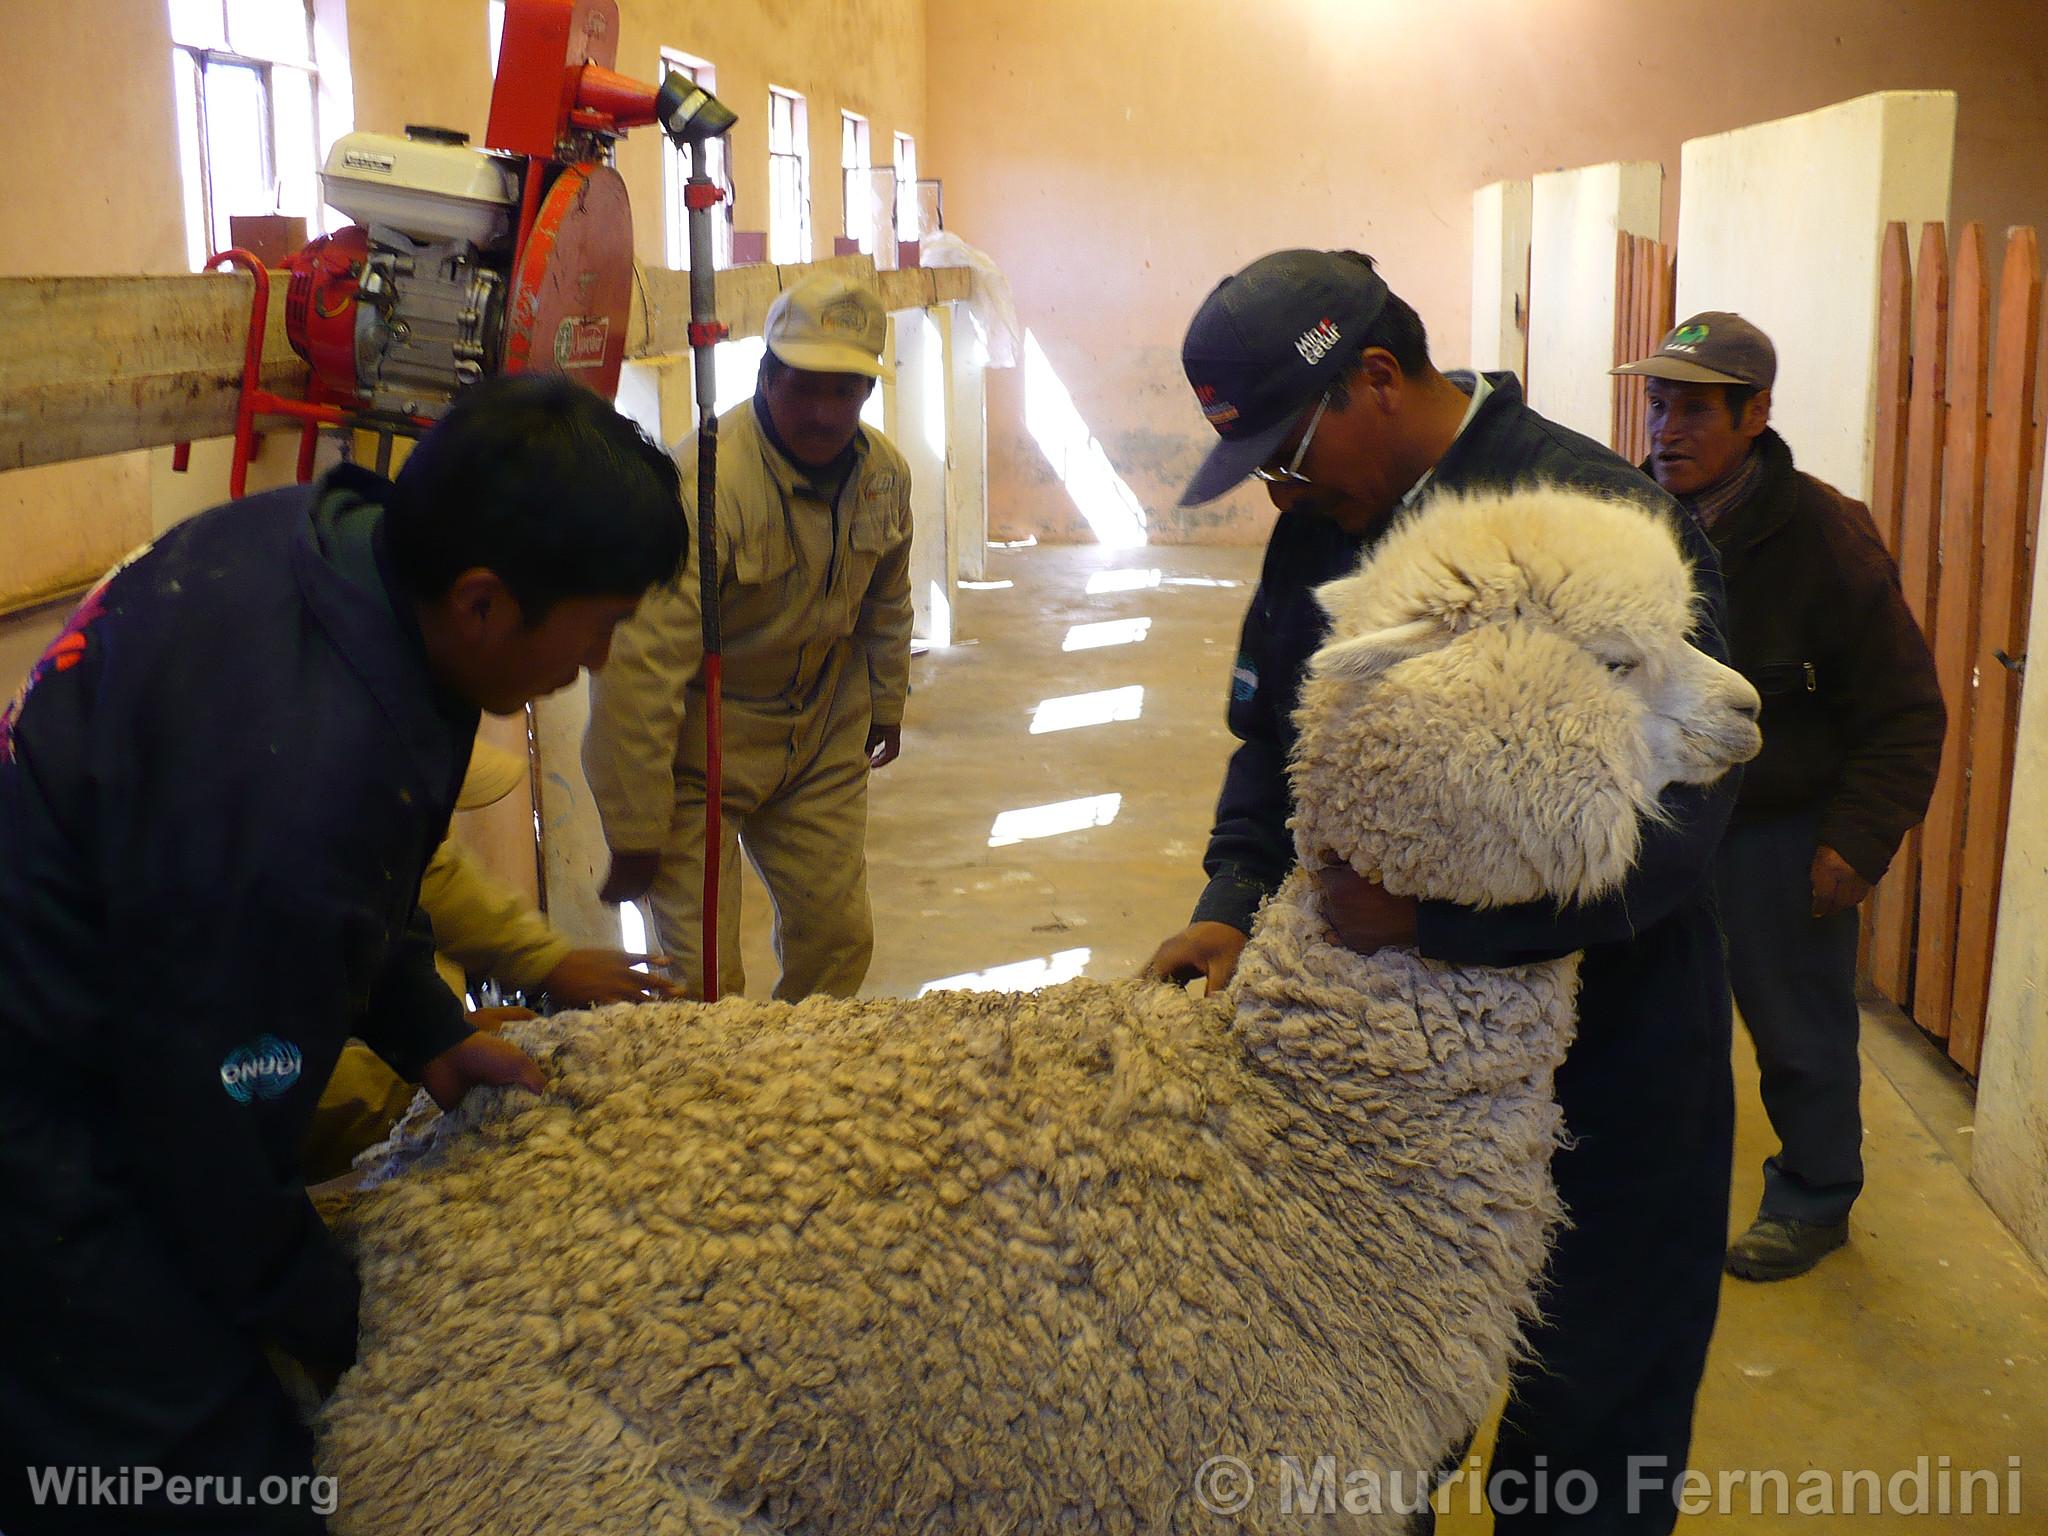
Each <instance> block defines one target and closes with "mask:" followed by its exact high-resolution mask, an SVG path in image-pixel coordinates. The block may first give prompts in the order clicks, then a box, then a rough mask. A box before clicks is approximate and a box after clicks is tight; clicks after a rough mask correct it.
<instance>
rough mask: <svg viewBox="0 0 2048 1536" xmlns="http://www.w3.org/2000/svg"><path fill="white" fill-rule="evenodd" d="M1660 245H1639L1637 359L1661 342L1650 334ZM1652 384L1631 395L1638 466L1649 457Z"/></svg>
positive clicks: (1646, 241)
mask: <svg viewBox="0 0 2048 1536" xmlns="http://www.w3.org/2000/svg"><path fill="white" fill-rule="evenodd" d="M1657 250H1658V246H1657V242H1656V241H1655V240H1652V239H1650V238H1648V237H1647V236H1646V237H1644V238H1643V239H1641V240H1638V241H1637V242H1636V356H1637V357H1647V356H1649V354H1650V353H1652V352H1654V351H1656V350H1657V343H1658V341H1659V340H1661V339H1662V338H1660V337H1658V336H1655V335H1653V334H1651V331H1652V321H1651V318H1650V317H1651V316H1652V315H1653V314H1654V313H1655V312H1656V310H1655V306H1656V302H1657V290H1656V270H1657ZM1649 392H1650V382H1649V380H1647V379H1645V380H1644V381H1643V382H1642V383H1640V384H1638V385H1637V386H1636V387H1635V388H1634V389H1632V390H1630V391H1629V393H1628V455H1627V457H1628V459H1629V462H1630V463H1636V464H1639V463H1641V462H1642V461H1643V459H1644V458H1645V457H1646V456H1647V455H1646V453H1645V450H1644V446H1643V438H1644V433H1645V431H1646V429H1647V427H1648V425H1649V419H1650V413H1649V410H1648V408H1647V402H1648V400H1649Z"/></svg>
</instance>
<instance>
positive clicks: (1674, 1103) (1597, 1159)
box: [1416, 906, 1735, 1536]
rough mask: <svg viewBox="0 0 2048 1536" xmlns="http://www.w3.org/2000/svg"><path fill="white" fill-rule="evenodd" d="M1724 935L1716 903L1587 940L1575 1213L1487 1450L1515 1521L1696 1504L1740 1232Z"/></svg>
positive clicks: (1520, 1534) (1615, 1521) (1574, 1131)
mask: <svg viewBox="0 0 2048 1536" xmlns="http://www.w3.org/2000/svg"><path fill="white" fill-rule="evenodd" d="M1719 950H1720V939H1719V936H1718V934H1717V933H1716V932H1715V930H1714V926H1713V922H1712V919H1711V917H1710V916H1709V915H1708V914H1707V912H1706V910H1705V908H1704V906H1702V907H1701V908H1699V909H1698V910H1697V911H1695V912H1694V913H1692V914H1690V915H1686V916H1681V917H1680V918H1678V919H1675V920H1673V921H1669V922H1666V923H1664V924H1662V925H1660V926H1659V928H1658V929H1657V930H1656V931H1655V932H1654V933H1653V934H1650V935H1646V936H1645V937H1644V938H1642V939H1640V940H1638V941H1637V943H1636V944H1634V945H1631V946H1628V947H1627V950H1626V951H1617V952H1613V953H1609V954H1606V955H1601V956H1599V957H1597V958H1596V957H1595V956H1594V955H1591V954H1589V955H1588V957H1587V961H1586V964H1585V967H1584V970H1583V971H1582V975H1583V976H1584V984H1583V986H1582V988H1581V991H1580V996H1579V1033H1578V1039H1577V1041H1576V1042H1575V1043H1574V1044H1573V1046H1572V1051H1571V1055H1570V1056H1569V1057H1568V1058H1567V1060H1566V1062H1565V1064H1564V1066H1563V1067H1562V1068H1560V1069H1559V1071H1558V1074H1557V1096H1558V1102H1559V1104H1560V1106H1561V1107H1562V1108H1563V1110H1564V1116H1565V1128H1566V1130H1567V1132H1568V1133H1569V1134H1570V1136H1571V1137H1572V1143H1571V1145H1570V1146H1568V1147H1566V1148H1563V1149H1561V1150H1560V1151H1559V1152H1558V1153H1557V1155H1556V1156H1555V1157H1554V1158H1553V1160H1552V1164H1551V1166H1552V1170H1553V1172H1554V1174H1555V1177H1556V1179H1557V1187H1558V1193H1559V1194H1560V1195H1561V1196H1562V1197H1563V1199H1564V1203H1565V1208H1566V1211H1567V1213H1568V1216H1569V1220H1570V1223H1571V1224H1570V1225H1569V1226H1568V1227H1567V1228H1566V1229H1565V1230H1564V1231H1563V1232H1561V1233H1560V1234H1559V1235H1558V1239H1557V1242H1556V1245H1555V1246H1554V1248H1553V1249H1552V1252H1551V1260H1550V1268H1549V1271H1548V1274H1547V1278H1546V1283H1545V1286H1544V1289H1543V1292H1542V1295H1541V1297H1540V1303H1541V1306H1542V1309H1543V1317H1542V1321H1541V1322H1540V1323H1539V1324H1537V1325H1536V1326H1535V1327H1533V1328H1532V1329H1530V1331H1529V1343H1530V1346H1531V1358H1529V1359H1528V1360H1526V1361H1525V1362H1524V1363H1523V1364H1522V1365H1521V1366H1519V1367H1518V1368H1517V1369H1516V1370H1515V1372H1514V1373H1513V1375H1512V1377H1511V1378H1510V1382H1509V1395H1508V1404H1507V1408H1506V1410H1505V1412H1504V1413H1503V1414H1502V1416H1501V1425H1500V1435H1499V1438H1498V1441H1497V1443H1496V1446H1495V1449H1494V1456H1493V1463H1492V1465H1491V1466H1490V1467H1489V1468H1488V1469H1487V1498H1488V1502H1489V1504H1490V1506H1491V1508H1492V1509H1493V1512H1494V1526H1493V1528H1494V1530H1495V1531H1496V1532H1497V1533H1499V1536H1539V1533H1545V1536H1547V1533H1550V1532H1566V1531H1569V1532H1571V1533H1572V1536H1607V1533H1612V1536H1622V1533H1626V1536H1665V1533H1667V1532H1669V1531H1670V1530H1671V1528H1672V1526H1673V1525H1674V1524H1676V1522H1677V1518H1678V1511H1677V1503H1676V1499H1677V1483H1678V1479H1679V1478H1680V1476H1681V1475H1682V1474H1683V1473H1684V1471H1685V1468H1686V1458H1687V1453H1688V1451H1689V1450H1690V1447H1691V1443H1692V1418H1693V1400H1694V1397H1695V1395H1696V1394H1697V1392H1698V1390H1699V1383H1700V1376H1701V1374H1702V1372H1703V1371H1704V1370H1705V1367H1706V1358H1707V1346H1708V1343H1709V1342H1710V1340H1711V1339H1712V1337H1713V1333H1714V1319H1715V1315H1716V1313H1717V1311H1718V1309H1719V1306H1720V1297H1721V1262H1722V1256H1723V1254H1724V1251H1725V1248H1726V1244H1727V1233H1728V1178H1729V1164H1730V1161H1731V1158H1732V1154H1733V1150H1734V1133H1735V1095H1734V1086H1733V1082H1732V1079H1731V1076H1730V1069H1729V1048H1730V1043H1731V1035H1730V1031H1731V1027H1732V1026H1731V1021H1730V1018H1729V1008H1728V992H1727V986H1726V982H1725V978H1724V974H1723V972H1722V969H1721V966H1720V963H1719ZM1455 1467H1456V1463H1455V1461H1453V1462H1451V1463H1447V1464H1446V1467H1445V1470H1446V1471H1452V1470H1455ZM1454 1498H1455V1500H1456V1502H1457V1504H1458V1507H1460V1508H1462V1507H1464V1504H1465V1496H1464V1494H1463V1492H1462V1491H1460V1492H1458V1493H1457V1494H1455V1495H1454ZM1589 1499H1590V1502H1588V1501H1589ZM1416 1529H1417V1530H1418V1531H1425V1532H1426V1531H1431V1530H1434V1529H1435V1525H1434V1520H1433V1517H1429V1516H1424V1517H1422V1518H1421V1520H1420V1521H1419V1522H1418V1524H1417V1526H1416Z"/></svg>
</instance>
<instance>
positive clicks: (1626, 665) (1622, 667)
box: [1605, 661, 1636, 677]
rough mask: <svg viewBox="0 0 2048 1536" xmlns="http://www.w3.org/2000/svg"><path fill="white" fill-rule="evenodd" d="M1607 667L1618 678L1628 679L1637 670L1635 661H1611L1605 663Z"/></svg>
mask: <svg viewBox="0 0 2048 1536" xmlns="http://www.w3.org/2000/svg"><path fill="white" fill-rule="evenodd" d="M1605 666H1606V668H1607V670H1608V671H1609V672H1612V673H1613V674H1614V675H1615V676H1616V677H1627V676H1628V675H1629V673H1631V672H1633V671H1635V669H1636V663H1635V662H1633V661H1610V662H1607V663H1605Z"/></svg>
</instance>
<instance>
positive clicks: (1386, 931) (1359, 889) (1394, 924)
mask: <svg viewBox="0 0 2048 1536" xmlns="http://www.w3.org/2000/svg"><path fill="white" fill-rule="evenodd" d="M1316 885H1317V886H1318V887H1319V888H1320V889H1321V891H1322V893H1323V921H1324V922H1326V923H1328V924H1329V925H1330V928H1331V931H1332V932H1334V933H1335V934H1336V935H1337V942H1338V943H1340V944H1342V945H1343V946H1344V947H1345V948H1346V949H1351V950H1356V951H1357V952H1358V953H1359V954H1361V955H1369V954H1372V953H1373V952H1374V951H1376V950H1381V949H1392V948H1396V947H1398V946H1402V945H1408V944H1413V943H1414V942H1415V898H1414V897H1412V896H1390V895H1388V894H1387V892H1386V889H1385V888H1384V887H1383V886H1380V885H1378V884H1376V883H1375V882H1373V881H1371V880H1368V879H1366V878H1365V876H1363V875H1361V874H1359V873H1357V872H1356V871H1355V870H1353V869H1352V868H1351V866H1350V865H1348V864H1326V865H1324V866H1323V867H1322V868H1321V869H1318V870H1317V871H1316Z"/></svg>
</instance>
